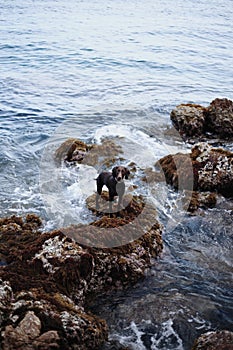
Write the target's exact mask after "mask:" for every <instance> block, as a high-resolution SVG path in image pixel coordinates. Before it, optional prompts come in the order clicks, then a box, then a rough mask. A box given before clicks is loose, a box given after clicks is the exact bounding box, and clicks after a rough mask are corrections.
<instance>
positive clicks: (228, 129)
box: [170, 98, 233, 141]
mask: <svg viewBox="0 0 233 350" xmlns="http://www.w3.org/2000/svg"><path fill="white" fill-rule="evenodd" d="M170 117H171V120H172V123H173V125H174V126H175V128H176V129H177V130H178V131H179V133H180V135H181V136H182V138H183V139H184V140H189V141H190V140H197V139H198V140H205V139H213V138H218V139H223V140H224V139H230V140H232V139H233V102H232V101H231V100H228V99H226V98H223V99H219V98H216V99H215V100H213V101H212V102H211V103H210V105H209V106H208V107H203V106H200V105H196V104H180V105H178V106H177V107H176V108H174V109H173V110H172V111H171V114H170Z"/></svg>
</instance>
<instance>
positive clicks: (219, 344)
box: [192, 330, 233, 350]
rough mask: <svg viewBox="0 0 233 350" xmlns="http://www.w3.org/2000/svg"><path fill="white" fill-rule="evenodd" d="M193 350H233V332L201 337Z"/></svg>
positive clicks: (212, 333) (218, 332)
mask: <svg viewBox="0 0 233 350" xmlns="http://www.w3.org/2000/svg"><path fill="white" fill-rule="evenodd" d="M192 350H233V332H230V331H227V330H223V331H217V332H208V333H205V334H203V335H201V336H200V337H199V338H198V339H197V340H196V341H195V344H194V346H193V348H192Z"/></svg>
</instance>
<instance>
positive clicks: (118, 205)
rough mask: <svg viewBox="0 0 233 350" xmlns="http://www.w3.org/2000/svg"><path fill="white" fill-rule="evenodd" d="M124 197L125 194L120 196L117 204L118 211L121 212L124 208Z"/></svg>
mask: <svg viewBox="0 0 233 350" xmlns="http://www.w3.org/2000/svg"><path fill="white" fill-rule="evenodd" d="M122 199H123V196H119V198H118V204H117V212H118V214H119V212H120V211H121V209H123V208H122Z"/></svg>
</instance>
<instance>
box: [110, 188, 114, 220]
mask: <svg viewBox="0 0 233 350" xmlns="http://www.w3.org/2000/svg"><path fill="white" fill-rule="evenodd" d="M113 201H114V195H112V194H111V193H109V217H110V218H112V217H113V210H112V203H113Z"/></svg>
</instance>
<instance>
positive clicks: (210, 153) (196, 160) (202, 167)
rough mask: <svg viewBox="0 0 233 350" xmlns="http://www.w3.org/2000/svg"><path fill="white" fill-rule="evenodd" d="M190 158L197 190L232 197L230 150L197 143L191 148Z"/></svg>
mask: <svg viewBox="0 0 233 350" xmlns="http://www.w3.org/2000/svg"><path fill="white" fill-rule="evenodd" d="M191 158H192V163H193V170H194V175H195V180H196V181H195V182H196V183H195V184H196V186H197V189H198V190H200V191H216V192H218V193H221V194H222V195H223V196H225V197H233V153H232V152H230V151H227V150H225V149H223V148H215V147H211V146H210V145H208V144H207V143H199V144H197V145H195V146H194V147H193V148H192V153H191Z"/></svg>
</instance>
